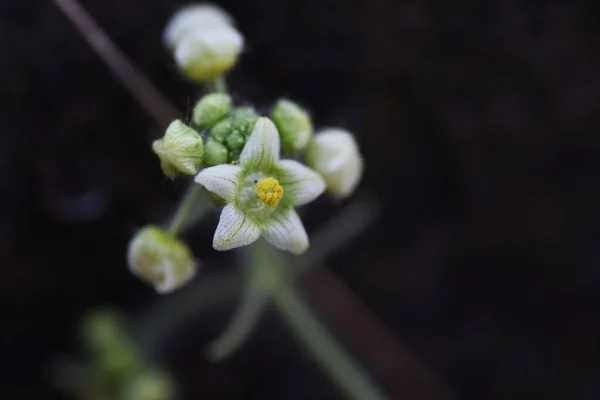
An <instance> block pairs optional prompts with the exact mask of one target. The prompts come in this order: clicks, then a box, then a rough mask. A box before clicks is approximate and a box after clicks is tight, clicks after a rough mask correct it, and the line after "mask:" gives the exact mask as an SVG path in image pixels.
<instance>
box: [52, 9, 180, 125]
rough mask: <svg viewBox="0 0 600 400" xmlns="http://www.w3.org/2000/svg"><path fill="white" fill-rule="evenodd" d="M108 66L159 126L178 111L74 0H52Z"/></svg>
mask: <svg viewBox="0 0 600 400" xmlns="http://www.w3.org/2000/svg"><path fill="white" fill-rule="evenodd" d="M54 2H55V3H56V5H57V6H58V7H59V8H60V9H61V10H62V11H63V13H64V14H65V15H66V16H67V17H68V18H69V19H70V20H71V22H72V23H73V25H75V28H77V30H78V31H79V32H80V33H81V35H82V36H83V38H84V39H85V40H86V41H87V42H88V44H89V45H90V46H91V47H92V48H93V49H94V50H95V51H96V53H98V55H99V56H100V58H101V59H102V60H103V61H104V62H105V63H106V65H107V66H108V68H109V69H110V70H111V71H112V72H113V73H114V74H115V75H116V76H117V77H118V78H119V79H120V80H121V82H122V83H123V85H125V87H127V88H128V89H129V92H130V93H131V94H132V96H133V97H134V98H135V99H136V100H137V101H138V103H140V105H141V106H142V107H143V108H144V109H145V110H146V112H147V113H148V114H150V115H151V116H152V118H154V120H155V121H156V122H157V123H158V125H159V126H161V127H166V126H167V125H169V123H170V122H171V121H172V120H173V119H174V118H177V116H179V115H180V113H179V111H177V109H176V108H175V106H173V104H172V103H171V102H170V101H169V100H168V99H167V98H166V97H164V96H163V95H162V94H161V93H160V92H159V91H158V89H156V87H155V86H154V85H153V84H152V82H150V80H149V79H148V78H147V77H146V76H145V75H144V73H143V72H142V71H140V69H139V68H137V67H136V66H135V65H134V64H133V63H132V62H131V60H130V59H129V58H128V57H127V56H126V55H125V54H124V53H123V52H122V51H121V50H120V49H119V48H118V47H117V45H116V44H115V43H114V42H113V41H112V40H110V38H109V37H108V35H106V33H104V31H103V30H102V28H101V27H100V26H99V25H98V24H97V23H96V22H95V21H94V19H93V18H92V16H91V15H90V14H88V13H87V12H86V11H85V9H84V8H83V7H81V6H80V5H79V4H78V3H77V2H76V1H75V0H54Z"/></svg>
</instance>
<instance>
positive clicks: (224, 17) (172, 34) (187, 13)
mask: <svg viewBox="0 0 600 400" xmlns="http://www.w3.org/2000/svg"><path fill="white" fill-rule="evenodd" d="M231 25H232V19H231V17H230V16H229V14H227V13H226V12H225V11H223V10H222V9H220V8H219V7H217V6H214V5H211V4H191V5H188V6H185V7H182V8H181V9H180V10H179V11H177V12H176V13H175V14H174V15H173V17H171V19H170V20H169V22H168V24H167V26H166V28H165V30H164V33H163V41H164V43H165V46H167V47H168V48H171V49H172V48H174V47H175V46H176V45H177V43H178V42H179V41H180V40H181V39H182V38H184V37H185V36H187V35H189V34H190V32H193V31H196V30H210V29H216V28H223V27H225V28H227V27H230V26H231Z"/></svg>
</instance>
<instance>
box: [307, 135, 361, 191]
mask: <svg viewBox="0 0 600 400" xmlns="http://www.w3.org/2000/svg"><path fill="white" fill-rule="evenodd" d="M306 161H307V164H308V165H309V166H310V167H311V168H313V169H314V170H316V171H317V172H319V174H321V176H323V178H324V179H325V182H327V191H328V192H329V193H330V194H331V195H332V196H334V197H338V198H345V197H348V196H350V195H351V194H352V193H353V192H354V190H355V189H356V186H357V185H358V182H359V181H360V178H361V177H362V173H363V160H362V157H361V155H360V151H359V149H358V145H357V144H356V140H355V139H354V136H352V134H351V133H349V132H347V131H345V130H342V129H326V130H324V131H321V132H320V133H318V134H317V135H315V138H314V139H313V141H312V142H311V144H310V146H309V147H308V150H307V153H306Z"/></svg>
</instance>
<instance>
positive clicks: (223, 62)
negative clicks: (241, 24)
mask: <svg viewBox="0 0 600 400" xmlns="http://www.w3.org/2000/svg"><path fill="white" fill-rule="evenodd" d="M243 47H244V37H243V36H242V35H241V34H240V33H239V32H238V31H237V30H236V29H235V28H233V27H229V26H227V27H217V28H214V29H202V30H193V31H191V32H189V33H187V34H186V35H184V36H183V37H182V38H181V39H180V40H179V41H178V42H177V45H176V47H175V61H176V62H177V65H178V66H179V68H180V69H181V70H182V71H183V73H184V74H185V75H186V76H187V77H188V78H189V79H191V80H193V81H196V82H203V81H205V80H208V79H213V78H216V77H217V76H220V75H222V74H224V73H225V72H227V71H229V70H230V69H231V68H232V67H233V66H234V65H235V63H236V62H237V60H238V57H239V55H240V53H241V51H242V48H243Z"/></svg>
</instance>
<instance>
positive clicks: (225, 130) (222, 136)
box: [210, 119, 231, 143]
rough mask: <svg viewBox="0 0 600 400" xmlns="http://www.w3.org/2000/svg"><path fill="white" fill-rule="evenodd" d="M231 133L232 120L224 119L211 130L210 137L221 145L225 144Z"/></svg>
mask: <svg viewBox="0 0 600 400" xmlns="http://www.w3.org/2000/svg"><path fill="white" fill-rule="evenodd" d="M230 133H231V120H229V119H224V120H222V121H219V122H217V123H216V124H215V126H213V127H212V129H211V130H210V136H212V138H213V139H215V140H216V141H217V142H219V143H224V142H225V140H226V139H227V136H229V134H230Z"/></svg>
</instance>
